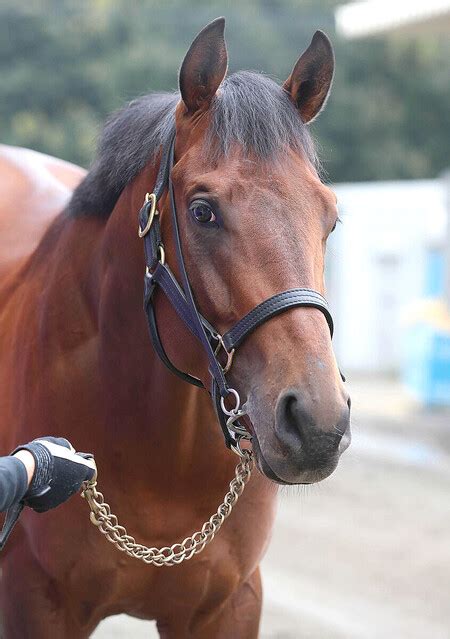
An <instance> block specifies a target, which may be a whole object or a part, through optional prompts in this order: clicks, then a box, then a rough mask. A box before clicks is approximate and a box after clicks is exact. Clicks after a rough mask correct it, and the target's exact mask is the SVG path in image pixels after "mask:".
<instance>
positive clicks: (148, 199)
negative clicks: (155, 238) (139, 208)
mask: <svg viewBox="0 0 450 639" xmlns="http://www.w3.org/2000/svg"><path fill="white" fill-rule="evenodd" d="M147 202H151V203H152V205H151V208H150V213H149V214H148V220H147V224H146V225H145V228H144V229H142V230H141V227H140V225H139V226H138V235H139V237H141V238H142V237H145V236H146V235H147V233H148V232H149V231H150V229H151V227H152V224H153V219H154V217H155V215H158V211H157V210H156V195H155V194H154V193H146V195H145V203H146V204H147Z"/></svg>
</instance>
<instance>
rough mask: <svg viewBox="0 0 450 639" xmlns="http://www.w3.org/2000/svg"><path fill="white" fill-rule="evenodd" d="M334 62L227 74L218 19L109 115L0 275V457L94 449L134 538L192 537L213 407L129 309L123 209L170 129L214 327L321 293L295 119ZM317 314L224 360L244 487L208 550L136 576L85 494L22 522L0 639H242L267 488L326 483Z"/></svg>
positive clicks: (322, 356)
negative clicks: (121, 619)
mask: <svg viewBox="0 0 450 639" xmlns="http://www.w3.org/2000/svg"><path fill="white" fill-rule="evenodd" d="M333 69H334V57H333V51H332V47H331V44H330V42H329V40H328V38H327V37H326V36H325V35H324V34H323V33H321V32H316V33H315V35H314V37H313V39H312V41H311V44H310V46H309V47H308V49H307V50H306V51H305V52H304V53H303V55H302V56H301V57H300V58H299V60H298V61H297V63H296V64H295V65H294V68H293V71H292V73H291V75H290V76H289V78H288V79H287V80H286V82H285V83H284V84H283V86H279V85H277V84H276V83H275V82H274V81H272V80H270V79H269V78H267V77H265V76H263V75H260V74H256V73H250V72H238V73H235V74H232V75H230V76H228V77H225V76H226V70H227V50H226V45H225V40H224V20H223V19H218V20H215V21H214V22H212V23H211V24H209V25H208V26H207V27H205V28H204V29H203V30H202V31H201V32H200V34H199V35H198V36H197V37H196V38H195V40H194V41H193V43H192V45H191V47H190V49H189V51H188V53H187V54H186V57H185V59H184V61H183V64H182V66H181V70H180V77H179V88H180V93H175V94H153V95H150V96H147V97H144V98H140V99H138V100H135V101H133V102H131V103H130V104H129V105H128V106H127V107H125V108H124V109H123V110H122V111H120V112H119V113H118V114H116V115H115V116H113V117H112V118H111V119H110V120H109V122H108V123H107V124H106V126H105V128H104V131H103V134H102V137H101V140H100V143H99V149H98V154H97V157H96V159H95V161H94V163H93V165H92V167H91V169H90V171H89V172H88V173H87V175H86V176H85V177H84V179H82V181H81V183H80V184H79V185H78V186H77V187H76V188H75V191H74V193H73V196H72V197H71V199H70V201H69V202H68V204H67V205H66V206H65V207H64V210H62V212H60V213H58V214H56V211H55V212H54V218H53V220H52V221H51V222H49V223H47V222H46V223H45V224H43V234H42V237H41V239H40V241H39V243H38V245H37V246H36V247H35V248H34V247H33V246H32V245H30V250H29V253H28V255H26V256H24V255H18V256H17V259H10V260H9V261H8V260H7V264H8V268H7V269H5V271H4V272H2V273H1V281H0V342H1V346H0V387H1V389H2V390H1V394H0V418H1V420H0V423H1V425H2V426H1V427H2V432H1V446H2V450H4V451H5V452H6V451H7V450H8V449H12V448H13V447H14V446H15V445H17V444H18V443H20V442H23V441H27V440H30V439H32V438H34V437H38V436H40V435H43V434H48V433H51V434H57V435H61V436H65V437H67V438H68V439H70V440H71V442H72V443H73V444H74V445H75V446H76V448H77V449H81V450H88V451H92V452H93V453H94V454H95V457H96V460H97V465H98V468H99V482H100V484H101V488H102V491H103V492H104V493H105V495H106V496H107V498H108V501H109V502H110V503H111V505H112V506H113V509H114V511H115V512H117V513H118V514H119V515H120V519H121V521H123V522H124V523H126V525H127V528H128V529H129V530H130V531H131V532H132V533H133V535H135V536H136V538H139V540H141V541H143V542H144V543H151V544H155V545H157V544H160V545H166V544H168V543H172V542H174V541H179V540H182V539H183V538H185V537H186V535H187V534H189V533H190V532H192V530H194V529H197V527H198V526H199V525H201V522H203V521H204V520H205V518H206V517H207V516H209V515H210V514H211V512H213V511H214V508H215V507H216V505H217V504H218V503H219V501H220V500H221V498H222V496H223V493H224V489H225V488H226V485H227V483H228V481H229V480H230V477H231V476H232V475H233V470H234V466H235V456H234V455H233V454H232V453H231V452H230V451H229V450H228V449H227V448H226V447H225V446H224V445H223V438H222V433H221V431H220V428H218V427H217V424H216V417H215V413H214V409H213V406H212V403H211V401H210V398H209V397H208V393H206V392H205V391H204V390H202V389H200V388H198V387H197V386H192V385H189V384H186V383H184V382H183V381H182V380H180V379H179V378H178V377H177V376H175V375H173V373H172V372H171V371H170V370H168V369H167V368H166V367H165V366H164V365H163V363H162V362H161V361H160V359H159V358H158V356H157V354H156V353H155V352H154V350H153V349H152V346H151V343H150V340H149V336H148V331H147V326H146V319H145V316H144V313H143V312H142V294H143V284H142V278H143V275H144V270H145V260H144V255H143V247H142V239H140V238H139V237H138V234H137V214H138V212H139V210H140V209H141V207H142V203H143V201H144V196H145V194H146V193H147V192H148V191H149V190H151V189H152V187H153V185H154V183H155V181H156V179H157V176H158V173H159V169H160V165H161V164H162V162H163V158H162V152H163V149H164V148H165V147H166V146H167V138H168V136H169V135H170V134H171V133H170V132H171V131H172V130H173V128H174V127H175V131H176V138H175V147H174V151H173V153H174V157H173V168H172V170H171V176H170V179H171V184H172V190H173V192H172V197H173V199H174V200H175V201H176V207H177V209H178V217H179V225H180V235H181V241H182V244H183V249H184V250H183V254H184V260H185V266H186V270H187V272H188V273H189V279H190V282H191V285H192V289H193V291H194V294H195V301H196V303H197V304H198V308H199V310H200V312H201V314H202V316H203V317H205V318H207V319H208V321H209V322H211V324H212V325H213V326H214V327H216V328H217V330H218V331H220V332H221V334H223V333H225V332H226V331H227V330H228V329H229V328H230V326H232V325H233V324H235V322H236V320H237V319H239V318H240V317H242V316H243V315H245V314H246V313H247V312H248V311H249V310H251V309H253V308H254V307H255V306H257V305H258V304H260V303H261V302H262V301H263V300H266V299H267V298H269V297H270V296H272V295H275V294H277V293H279V292H280V291H285V290H286V289H289V288H290V287H295V286H303V287H308V288H310V289H314V290H316V291H320V292H321V293H323V291H324V283H323V270H324V254H325V246H326V240H327V237H328V236H329V234H330V233H331V232H332V230H333V228H334V226H335V223H336V219H337V209H336V200H335V197H334V195H333V193H332V191H331V190H330V189H329V188H328V187H327V186H325V185H324V184H323V183H322V182H321V180H320V178H319V176H318V170H317V160H316V157H315V153H314V148H313V144H312V142H311V138H310V135H309V132H308V129H307V125H308V123H309V122H311V121H312V120H313V119H314V118H315V117H316V116H317V114H318V113H319V111H320V110H321V109H322V107H323V106H324V104H325V102H326V99H327V96H328V93H329V90H330V86H331V81H332V77H333ZM81 177H82V175H79V176H78V179H81ZM62 182H63V183H64V181H62ZM76 182H77V179H75V183H76ZM66 186H67V185H66ZM43 197H45V196H43ZM170 200H171V197H170V193H168V192H167V190H166V191H165V192H164V194H162V196H161V198H160V200H159V203H158V208H159V219H160V224H161V233H162V236H163V238H164V252H165V259H166V260H167V262H168V263H170V265H171V267H172V269H173V271H174V274H175V277H177V278H178V279H179V278H180V275H181V274H180V269H179V265H178V264H177V262H176V260H175V258H174V255H175V253H176V246H175V239H176V238H175V237H174V228H173V224H172V222H171V217H170V204H171V202H170ZM25 201H26V200H25V198H24V199H22V198H20V199H17V200H16V201H15V203H14V207H15V211H14V219H15V223H16V225H17V226H18V228H19V229H21V234H22V235H26V234H27V232H28V227H29V225H31V224H32V223H33V221H32V220H33V215H34V214H35V210H34V206H33V205H32V204H31V205H30V204H29V203H28V204H26V205H25V204H24V203H25ZM40 203H41V199H40V198H39V204H40ZM43 210H44V211H45V206H43ZM49 210H50V209H49ZM42 215H43V216H44V217H45V215H46V213H45V212H44V213H43V214H42ZM44 227H46V228H45V230H44ZM31 244H32V243H31ZM4 249H5V250H7V247H4ZM161 260H162V258H161ZM5 264H6V262H5ZM150 275H151V274H150ZM155 312H156V319H157V323H158V327H159V334H160V339H161V343H162V344H163V345H164V349H165V352H166V354H167V357H168V358H169V359H170V361H171V362H173V364H174V365H175V366H176V367H177V368H179V369H181V370H183V371H189V374H191V375H193V376H195V377H196V378H198V379H199V380H201V382H203V384H204V386H205V387H206V388H208V387H209V383H210V382H209V380H210V371H209V370H208V369H209V368H210V362H209V361H208V359H207V357H206V356H205V352H204V351H203V350H202V349H201V348H200V347H199V340H198V339H196V338H195V337H194V336H192V334H191V333H190V331H189V330H188V328H186V326H185V325H184V323H183V322H181V320H180V318H179V316H178V315H177V313H176V312H175V310H174V308H173V307H172V306H171V304H170V303H169V301H168V299H167V298H166V297H165V296H164V295H162V294H160V293H159V292H158V293H157V294H156V299H155ZM326 319H327V318H326V317H325V315H324V313H323V312H321V311H320V310H319V309H318V308H314V307H311V306H309V307H295V308H292V309H290V310H289V311H287V312H285V313H283V314H280V315H277V316H276V317H272V318H271V319H270V321H267V322H265V323H264V324H262V325H261V326H259V327H258V328H257V329H256V330H255V331H254V332H253V333H252V335H250V336H249V337H248V339H246V341H245V342H244V343H243V344H242V345H241V346H240V348H239V349H238V350H237V352H236V354H235V357H234V361H233V365H232V367H231V369H230V371H229V373H228V377H229V380H230V383H231V384H232V386H233V388H235V389H239V394H240V396H241V397H242V398H243V399H244V402H245V403H244V407H245V412H246V418H245V419H246V427H247V428H248V429H249V431H250V432H251V436H252V447H253V451H254V456H255V459H256V464H257V466H258V468H259V471H260V472H259V473H256V472H255V473H254V475H253V476H252V478H251V480H250V482H249V483H248V486H247V488H246V490H245V492H244V493H243V495H242V497H241V498H240V501H239V502H238V503H237V504H236V507H235V510H234V511H233V513H232V515H231V516H230V517H229V518H228V519H227V520H226V521H225V523H224V525H223V528H222V530H221V531H220V534H219V535H218V536H217V537H216V538H215V540H214V542H213V543H211V544H210V545H208V546H207V547H206V548H205V550H204V551H203V553H202V554H200V555H198V556H195V557H194V558H193V559H192V560H191V561H189V562H186V563H183V564H182V565H180V566H177V567H174V568H158V567H155V566H146V565H145V564H143V563H142V562H138V561H134V560H133V559H131V558H129V557H127V556H126V555H124V554H121V553H119V552H117V551H116V549H115V548H114V547H113V546H112V545H110V544H107V543H106V542H105V540H104V538H103V537H102V536H101V535H99V534H98V532H97V531H96V530H95V528H94V527H93V526H92V525H91V523H90V522H89V517H88V510H87V507H86V503H85V502H83V500H81V499H78V500H77V499H75V498H74V499H72V500H71V501H70V502H68V503H66V504H64V505H63V506H61V507H60V508H58V509H56V510H55V511H51V512H49V513H46V514H45V515H40V514H37V513H34V512H33V511H27V512H25V513H24V515H23V516H22V519H21V520H20V522H19V525H18V526H17V528H16V529H15V530H14V532H13V535H12V536H11V538H10V541H9V543H8V545H7V547H6V550H5V554H4V555H2V557H1V582H0V608H1V624H2V626H1V628H2V629H1V636H2V637H4V638H5V639H15V638H19V637H20V638H21V639H22V638H24V637H32V638H33V639H41V638H42V639H43V638H48V637H52V638H53V637H55V638H56V637H58V638H59V637H64V638H67V639H70V638H77V639H79V638H83V637H88V636H89V635H90V634H91V633H92V631H93V630H94V629H95V627H96V626H97V624H98V623H99V622H100V620H101V619H103V618H105V617H107V616H109V615H113V614H116V613H120V612H122V613H126V614H128V615H132V616H135V617H139V618H142V619H152V620H156V622H157V627H158V630H159V633H160V636H161V637H166V638H184V637H186V638H188V637H189V638H192V639H203V638H208V639H210V638H216V637H217V638H242V639H244V638H245V639H251V638H252V637H253V638H254V637H257V635H258V628H259V619H260V611H261V605H262V589H261V580H260V572H259V563H260V561H261V558H262V556H263V554H264V552H265V550H266V548H267V545H268V542H269V538H270V532H271V528H272V525H273V521H274V515H275V507H276V495H277V485H278V484H288V485H291V484H300V483H304V484H308V483H314V482H317V481H320V480H322V479H324V478H325V477H326V476H328V475H329V474H330V473H331V472H333V470H334V469H335V467H336V465H337V463H338V459H339V456H340V454H341V453H342V452H343V450H345V448H346V447H347V446H348V444H349V441H350V434H349V432H350V428H349V413H350V402H349V398H348V395H347V393H346V391H345V389H344V387H343V384H342V381H341V377H340V373H339V369H338V367H337V364H336V361H335V357H334V354H333V350H332V345H331V339H330V331H329V326H328V325H327V321H326Z"/></svg>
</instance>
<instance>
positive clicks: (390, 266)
mask: <svg viewBox="0 0 450 639" xmlns="http://www.w3.org/2000/svg"><path fill="white" fill-rule="evenodd" d="M334 191H335V193H336V195H337V197H338V203H339V211H340V216H341V218H342V221H343V224H340V225H338V227H337V230H336V231H335V233H334V234H333V236H332V238H330V241H329V248H328V258H327V289H328V292H327V294H328V297H329V300H330V303H331V306H332V309H333V315H334V317H335V324H336V332H335V337H334V345H335V350H336V354H337V356H338V360H339V363H340V365H341V366H342V368H343V370H344V371H345V370H348V371H358V372H367V373H369V372H376V373H379V372H390V371H398V370H399V368H400V365H401V345H402V331H403V330H404V316H405V311H406V310H407V309H408V307H411V305H412V304H413V303H414V302H415V301H417V300H418V299H420V298H422V297H423V296H424V294H425V293H426V286H425V278H426V272H427V254H428V253H429V251H430V249H433V248H440V249H442V248H443V247H444V245H445V237H446V203H445V199H446V193H445V185H444V182H443V181H441V180H439V179H436V180H417V181H409V180H408V181H395V182H372V183H354V184H339V185H336V186H335V187H334Z"/></svg>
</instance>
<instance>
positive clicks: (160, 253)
mask: <svg viewBox="0 0 450 639" xmlns="http://www.w3.org/2000/svg"><path fill="white" fill-rule="evenodd" d="M158 256H159V263H160V264H162V265H164V264H165V263H166V252H165V250H164V245H163V244H158Z"/></svg>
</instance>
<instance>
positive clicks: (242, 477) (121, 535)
mask: <svg viewBox="0 0 450 639" xmlns="http://www.w3.org/2000/svg"><path fill="white" fill-rule="evenodd" d="M240 455H241V459H240V461H239V463H238V465H237V466H236V470H235V476H234V478H233V479H232V480H231V482H230V489H229V491H228V492H227V494H226V495H225V497H224V499H223V502H222V503H221V504H220V506H219V507H218V509H217V511H216V512H215V513H214V514H213V515H211V517H210V518H209V519H208V521H206V522H205V523H204V524H203V526H202V529H201V530H199V531H198V532H195V533H193V534H192V535H190V536H189V537H186V539H185V540H184V541H182V542H181V543H177V544H173V545H172V546H164V547H163V548H149V547H148V546H144V545H142V544H138V543H136V540H135V539H134V537H131V536H130V535H129V534H128V533H127V531H126V529H125V528H124V527H123V526H121V525H120V524H119V522H118V519H117V517H116V515H113V514H112V513H111V508H110V506H109V504H107V503H106V502H105V500H104V497H103V495H102V493H100V492H99V491H98V490H97V477H94V479H93V481H92V482H88V483H87V484H86V487H85V488H84V490H83V492H82V493H81V494H82V497H84V498H85V499H86V501H87V502H88V504H89V507H90V509H91V522H92V523H93V524H94V525H95V526H97V528H98V529H99V530H100V532H101V533H103V534H104V535H105V537H106V539H107V540H108V541H110V542H111V543H112V544H114V545H115V546H116V547H117V548H118V549H119V550H121V551H122V552H124V553H126V554H127V555H129V556H130V557H134V558H135V559H140V560H141V561H144V562H145V563H146V564H153V565H154V566H175V565H177V564H181V562H182V561H185V560H188V559H191V558H192V557H193V556H194V555H198V553H200V552H202V550H203V549H204V548H205V546H206V545H207V544H209V543H210V542H211V541H212V540H213V539H214V537H215V535H216V533H217V532H218V531H219V529H220V528H221V526H222V524H223V522H224V521H225V519H226V518H227V517H228V516H229V515H230V513H231V511H232V510H233V506H234V505H235V504H236V502H237V500H238V499H239V497H240V496H241V494H242V492H243V490H244V488H245V485H246V483H247V482H248V480H249V479H250V475H251V472H252V469H253V455H252V452H251V451H250V450H247V449H243V450H242V451H241V453H240Z"/></svg>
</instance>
